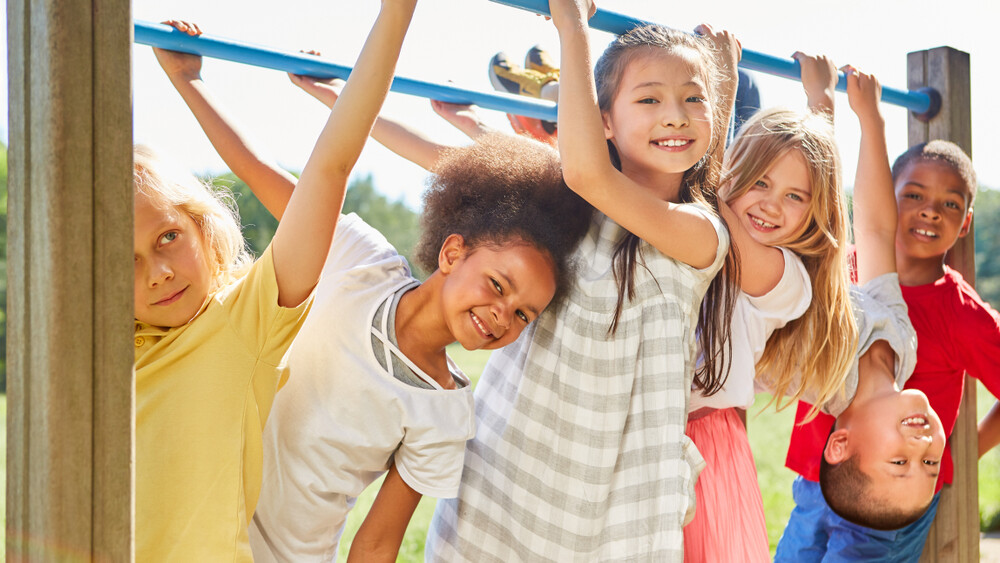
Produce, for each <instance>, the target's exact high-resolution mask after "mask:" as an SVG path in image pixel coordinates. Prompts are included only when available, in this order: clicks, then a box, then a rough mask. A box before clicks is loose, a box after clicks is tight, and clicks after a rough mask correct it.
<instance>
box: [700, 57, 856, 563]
mask: <svg viewBox="0 0 1000 563" xmlns="http://www.w3.org/2000/svg"><path fill="white" fill-rule="evenodd" d="M797 57H798V58H799V60H800V62H801V63H802V65H803V72H802V75H803V86H804V87H805V90H806V93H807V94H808V95H809V99H810V105H811V106H812V107H813V108H815V109H817V110H818V111H816V112H810V113H807V114H804V115H803V114H799V113H797V112H793V111H790V110H781V109H772V110H766V111H762V112H759V113H758V114H757V115H756V116H754V117H753V118H751V120H750V121H749V122H748V123H747V124H746V125H745V126H744V127H743V128H742V129H741V132H740V135H739V136H738V137H737V138H736V140H735V141H734V142H733V144H732V145H731V146H730V147H729V149H728V150H727V152H726V161H725V165H724V166H725V168H726V172H725V174H724V177H723V187H722V188H721V190H720V191H721V193H722V195H723V197H724V198H725V200H726V203H727V205H726V206H725V207H723V217H725V218H726V221H727V223H728V224H729V228H730V232H732V233H733V241H734V242H733V244H734V245H735V246H736V247H737V249H738V251H739V256H740V259H741V261H742V263H743V264H745V265H747V266H748V267H746V268H744V269H743V270H742V272H741V274H742V275H741V277H740V282H741V289H742V291H741V292H740V295H739V298H738V300H737V305H736V310H735V312H734V315H733V329H732V333H731V338H732V346H733V357H732V360H731V362H730V363H731V372H730V374H729V378H728V379H727V380H726V385H725V386H724V387H723V388H722V389H721V390H720V391H719V392H718V393H715V394H712V395H706V394H704V393H703V392H702V391H701V390H697V389H696V390H694V391H693V392H692V395H691V402H690V404H689V407H688V408H689V410H690V413H691V414H690V415H689V417H688V425H687V434H688V436H690V437H691V439H692V440H693V441H694V443H695V445H696V446H697V447H698V451H699V452H700V453H701V455H702V456H703V457H704V458H705V463H706V467H705V469H704V470H703V471H702V473H701V474H700V475H699V477H698V482H697V484H696V486H695V491H696V499H697V510H696V511H695V517H694V520H693V521H692V522H691V523H690V524H688V525H687V526H686V527H685V528H684V559H685V560H686V561H747V562H750V561H769V560H770V552H769V549H768V541H767V530H766V527H765V524H764V512H763V502H762V500H761V496H760V488H759V487H758V486H757V474H756V469H755V468H754V461H753V455H752V453H751V451H750V444H749V442H748V440H747V435H746V428H745V427H744V425H743V423H742V421H741V420H740V416H739V414H738V413H737V412H736V410H735V408H741V409H747V408H749V406H750V405H752V404H753V401H754V395H755V389H754V380H755V378H758V377H759V379H760V382H761V384H762V385H763V386H766V387H770V388H771V389H775V391H776V392H777V393H778V394H779V395H788V396H800V395H802V394H806V395H807V396H813V397H816V399H815V400H817V401H818V402H820V403H825V402H827V401H828V400H830V399H832V398H833V397H834V395H835V393H836V392H837V391H838V387H839V384H840V383H841V382H842V374H844V373H846V372H847V370H848V367H849V365H850V363H851V361H852V358H853V356H854V348H853V345H852V343H853V342H855V341H856V340H857V327H856V326H855V324H854V319H853V316H852V315H851V311H850V300H849V298H848V285H849V283H848V279H847V275H846V263H847V262H846V247H847V205H846V200H845V198H844V194H843V191H842V189H841V181H840V166H839V164H840V160H839V158H838V154H837V146H836V143H835V141H834V136H833V127H832V123H830V120H829V117H828V116H826V115H825V114H824V113H823V111H822V106H825V105H826V104H827V103H832V97H831V98H830V100H829V102H827V101H826V98H827V97H828V96H826V95H825V93H826V91H827V90H828V89H829V96H832V86H831V85H830V84H831V80H830V78H831V77H833V80H835V77H836V69H835V68H833V66H832V64H826V61H824V60H820V59H815V58H812V57H806V56H804V55H801V54H797ZM815 67H818V72H813V69H814V68H815ZM833 83H834V84H835V82H833ZM810 282H811V283H810ZM814 297H815V298H814ZM765 344H766V345H767V346H766V348H765ZM798 373H801V374H802V376H800V377H793V376H795V374H798ZM734 407H735V408H734ZM734 514H738V515H739V517H734Z"/></svg>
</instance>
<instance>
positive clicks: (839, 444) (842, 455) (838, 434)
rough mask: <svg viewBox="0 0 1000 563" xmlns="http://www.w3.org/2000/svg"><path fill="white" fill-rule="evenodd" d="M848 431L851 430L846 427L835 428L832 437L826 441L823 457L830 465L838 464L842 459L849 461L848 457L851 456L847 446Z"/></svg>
mask: <svg viewBox="0 0 1000 563" xmlns="http://www.w3.org/2000/svg"><path fill="white" fill-rule="evenodd" d="M848 433H849V431H848V430H847V429H846V428H841V429H840V430H834V431H833V434H830V439H829V440H828V441H827V442H826V448H824V449H823V457H824V458H825V459H826V462H827V463H829V464H830V465H837V464H838V463H840V462H842V461H847V458H849V457H851V456H850V452H849V451H848V448H847V435H848Z"/></svg>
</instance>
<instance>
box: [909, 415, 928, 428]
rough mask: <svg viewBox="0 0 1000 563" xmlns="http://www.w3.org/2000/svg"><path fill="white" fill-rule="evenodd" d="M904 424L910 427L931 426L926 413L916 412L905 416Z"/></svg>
mask: <svg viewBox="0 0 1000 563" xmlns="http://www.w3.org/2000/svg"><path fill="white" fill-rule="evenodd" d="M902 424H903V426H908V427H910V428H928V427H930V420H929V419H928V418H927V415H925V414H915V415H913V416H908V417H906V418H904V419H903V420H902Z"/></svg>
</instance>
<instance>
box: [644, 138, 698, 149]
mask: <svg viewBox="0 0 1000 563" xmlns="http://www.w3.org/2000/svg"><path fill="white" fill-rule="evenodd" d="M693 143H694V139H659V140H657V141H650V144H653V145H656V146H657V147H660V148H665V149H685V148H687V147H688V146H690V145H691V144H693Z"/></svg>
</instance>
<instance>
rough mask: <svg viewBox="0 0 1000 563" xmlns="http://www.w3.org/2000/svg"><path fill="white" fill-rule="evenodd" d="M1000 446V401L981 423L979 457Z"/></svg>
mask: <svg viewBox="0 0 1000 563" xmlns="http://www.w3.org/2000/svg"><path fill="white" fill-rule="evenodd" d="M997 444H1000V401H997V402H995V403H993V408H991V409H990V412H988V413H986V416H984V417H983V419H982V420H980V421H979V457H983V456H984V455H986V452H988V451H990V450H992V449H993V448H995V447H996V446H997Z"/></svg>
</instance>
